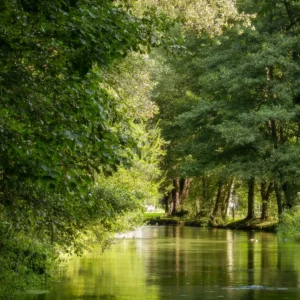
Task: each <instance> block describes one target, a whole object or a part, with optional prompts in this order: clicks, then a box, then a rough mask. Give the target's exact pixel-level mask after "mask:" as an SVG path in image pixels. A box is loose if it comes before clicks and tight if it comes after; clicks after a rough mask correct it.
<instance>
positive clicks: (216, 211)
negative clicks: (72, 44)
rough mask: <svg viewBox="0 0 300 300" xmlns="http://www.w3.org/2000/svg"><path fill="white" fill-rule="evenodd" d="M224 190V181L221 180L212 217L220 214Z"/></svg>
mask: <svg viewBox="0 0 300 300" xmlns="http://www.w3.org/2000/svg"><path fill="white" fill-rule="evenodd" d="M222 190H223V184H222V182H220V183H219V187H218V193H217V197H216V202H215V206H214V209H213V212H212V217H217V216H219V212H220V209H221V200H222Z"/></svg>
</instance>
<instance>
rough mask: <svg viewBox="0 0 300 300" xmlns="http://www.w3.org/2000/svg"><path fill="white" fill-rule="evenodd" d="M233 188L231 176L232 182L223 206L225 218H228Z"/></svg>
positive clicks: (231, 181) (223, 216)
mask: <svg viewBox="0 0 300 300" xmlns="http://www.w3.org/2000/svg"><path fill="white" fill-rule="evenodd" d="M233 188H234V184H233V178H231V180H230V183H229V185H228V188H227V193H226V197H224V202H223V207H222V218H223V219H224V220H225V219H226V216H227V214H228V205H229V201H230V199H231V198H232V193H233Z"/></svg>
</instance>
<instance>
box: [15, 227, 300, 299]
mask: <svg viewBox="0 0 300 300" xmlns="http://www.w3.org/2000/svg"><path fill="white" fill-rule="evenodd" d="M256 240H257V241H256ZM299 250H300V245H299V244H296V243H283V242H282V243H278V241H277V238H276V236H275V235H273V234H270V233H262V232H238V231H226V230H216V229H212V230H209V229H199V228H189V227H177V226H174V227H159V226H157V227H155V226H154V227H144V228H142V229H139V230H138V231H137V232H134V233H131V234H129V235H127V236H122V238H121V239H120V240H119V243H118V244H116V245H114V246H113V247H112V249H111V250H110V251H107V252H105V253H104V254H101V251H100V249H97V248H96V249H95V251H93V252H92V253H87V254H86V255H84V257H82V258H75V259H74V260H73V261H72V262H71V263H69V264H68V266H67V268H66V270H65V272H64V273H63V275H62V276H61V282H60V283H56V284H54V285H53V288H52V290H51V291H50V293H48V294H43V295H24V297H21V298H20V299H25V300H29V299H38V300H50V299H51V300H52V299H54V300H55V299H58V300H60V299H114V300H127V299H128V300H135V299H139V300H140V299H152V300H171V299H172V300H173V299H184V298H185V299H192V300H194V299H204V300H205V299H217V298H220V299H222V298H223V299H243V300H244V299H249V300H250V299H253V300H258V299H263V300H266V299H274V298H276V299H288V300H289V299H293V300H294V299H297V298H299V297H300V260H299V259H298V253H299Z"/></svg>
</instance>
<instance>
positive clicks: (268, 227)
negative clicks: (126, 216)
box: [145, 214, 278, 232]
mask: <svg viewBox="0 0 300 300" xmlns="http://www.w3.org/2000/svg"><path fill="white" fill-rule="evenodd" d="M145 221H146V222H147V224H149V225H177V226H195V227H211V228H221V229H232V230H261V231H267V232H276V228H277V225H278V220H273V219H272V220H260V219H258V218H255V219H241V220H236V221H227V222H226V221H219V222H214V223H213V224H212V222H210V220H209V218H207V217H206V218H201V219H189V218H184V217H182V218H181V217H166V216H164V215H163V214H156V215H155V214H153V215H151V214H148V215H147V214H146V215H145Z"/></svg>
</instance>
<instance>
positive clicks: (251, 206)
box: [247, 177, 255, 219]
mask: <svg viewBox="0 0 300 300" xmlns="http://www.w3.org/2000/svg"><path fill="white" fill-rule="evenodd" d="M254 187H255V178H254V177H251V179H250V180H249V181H248V214H247V219H253V218H254V216H255V214H254Z"/></svg>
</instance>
